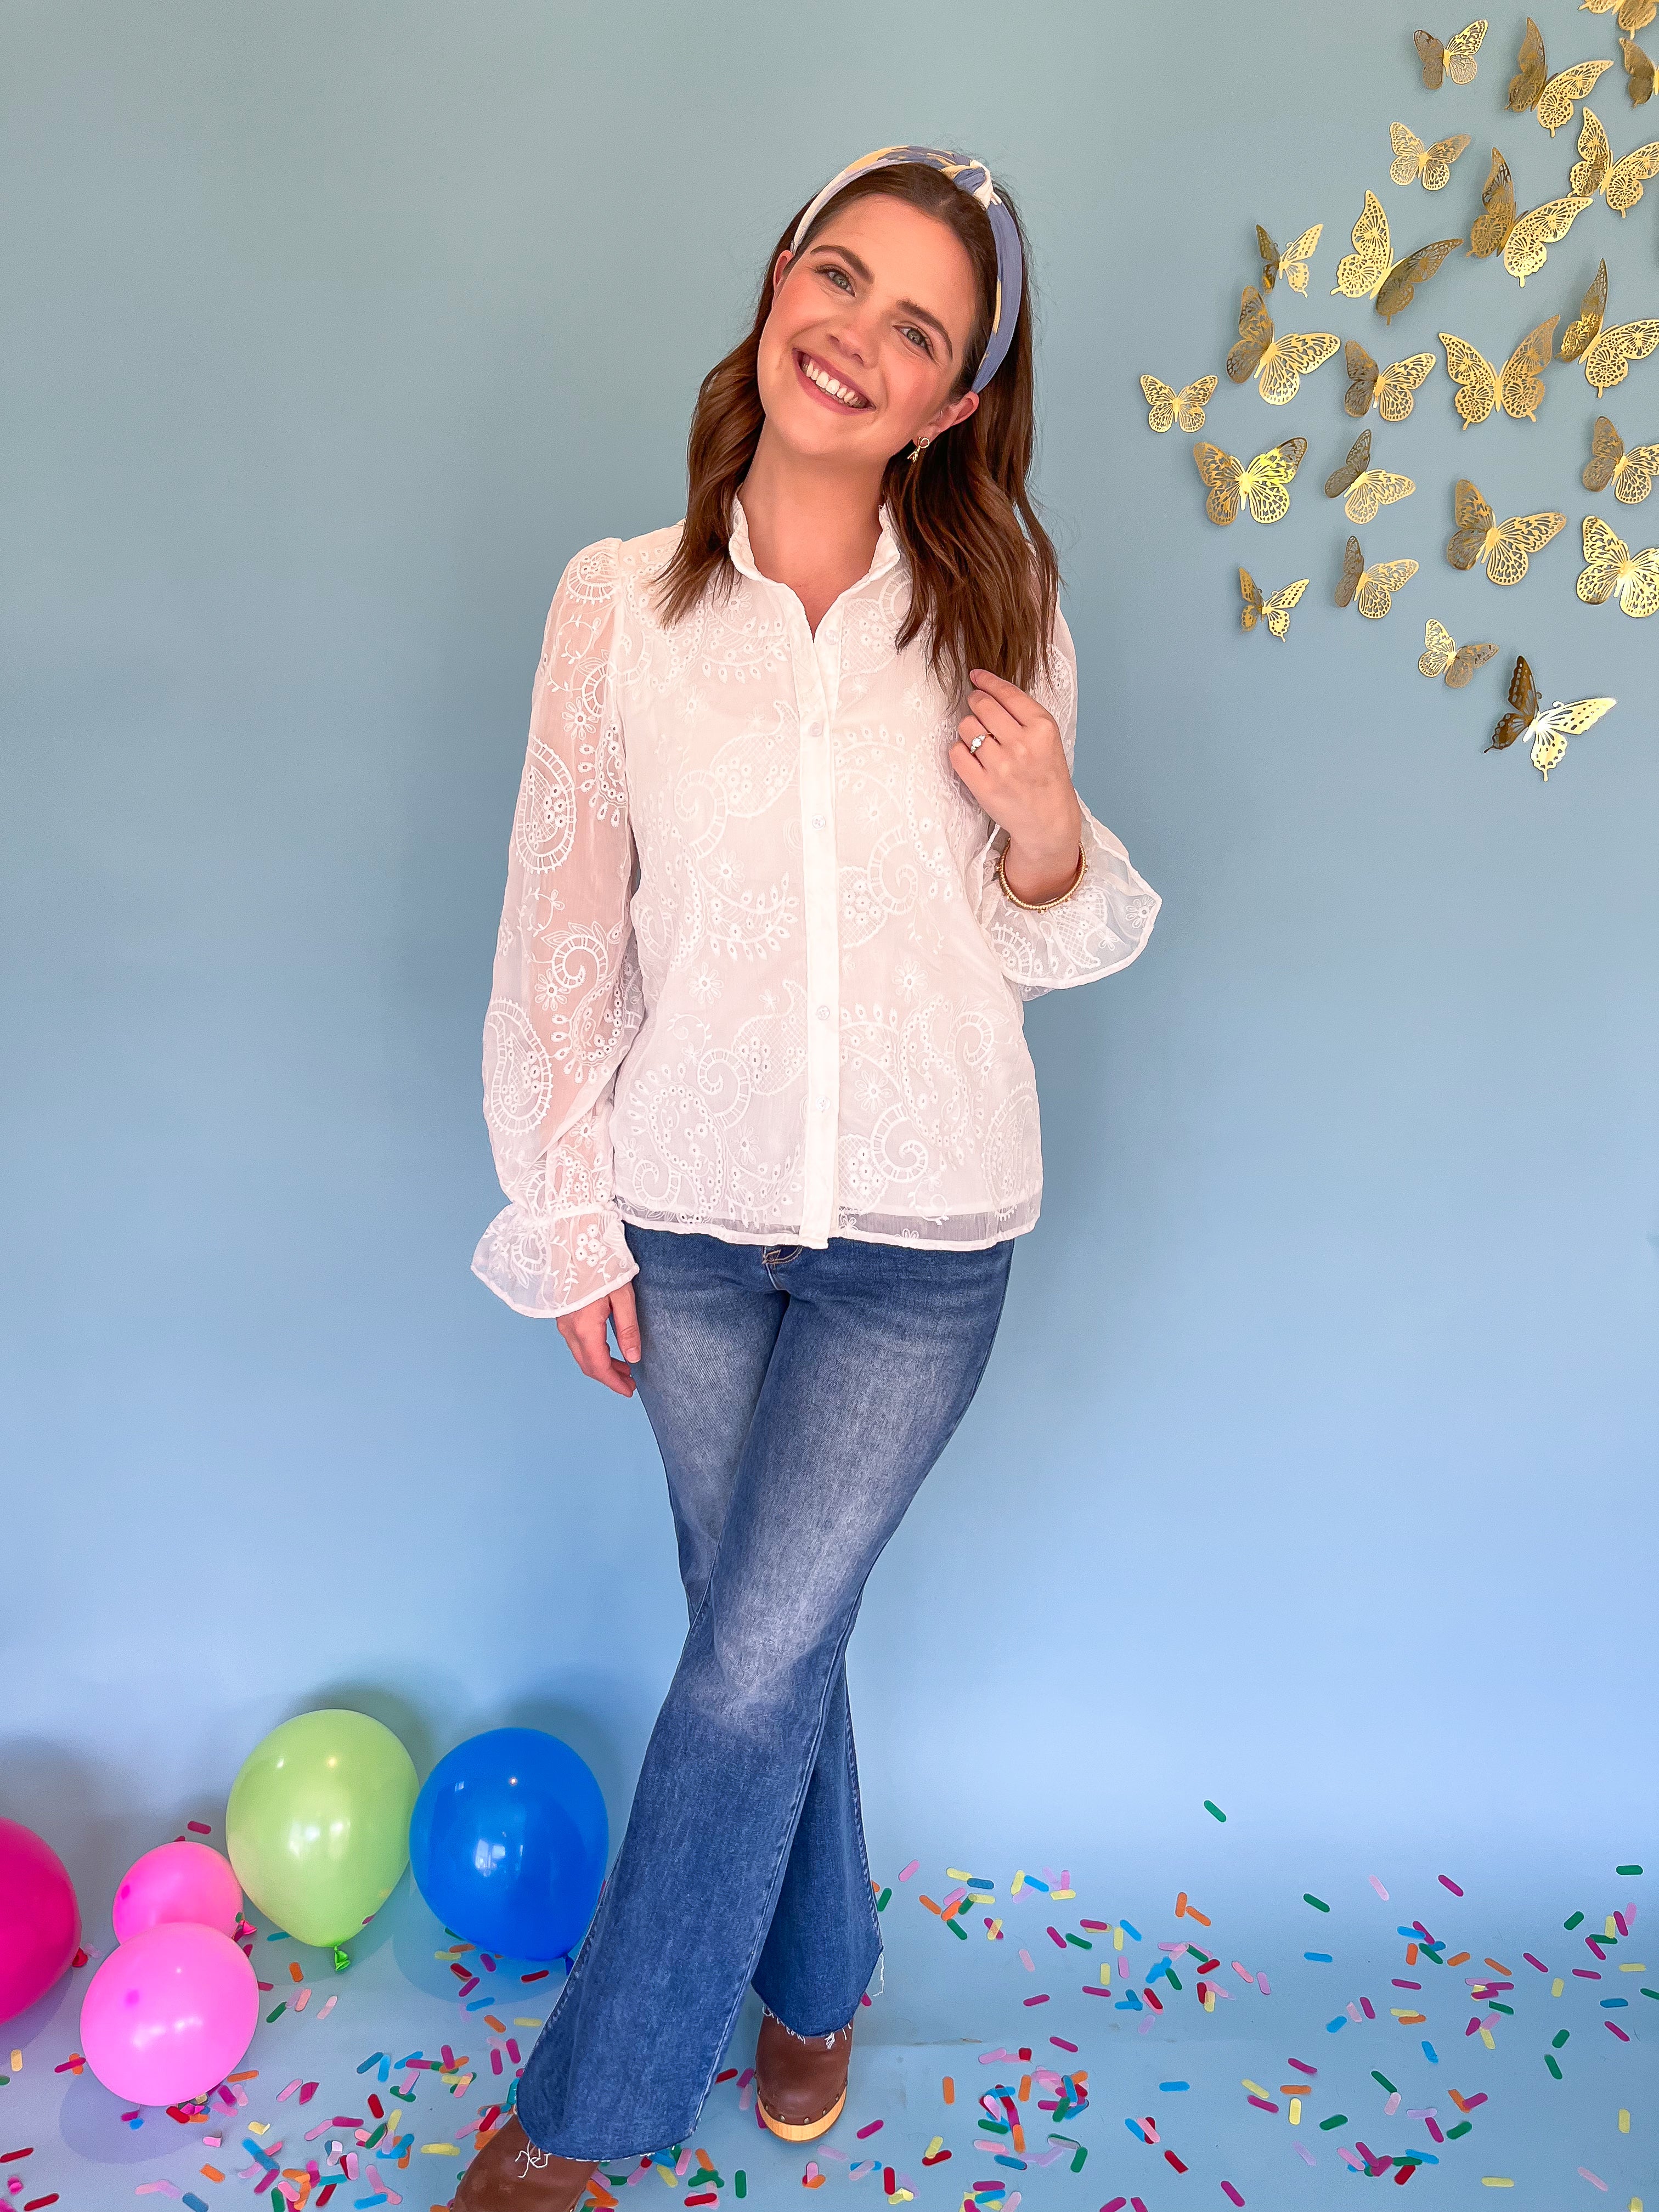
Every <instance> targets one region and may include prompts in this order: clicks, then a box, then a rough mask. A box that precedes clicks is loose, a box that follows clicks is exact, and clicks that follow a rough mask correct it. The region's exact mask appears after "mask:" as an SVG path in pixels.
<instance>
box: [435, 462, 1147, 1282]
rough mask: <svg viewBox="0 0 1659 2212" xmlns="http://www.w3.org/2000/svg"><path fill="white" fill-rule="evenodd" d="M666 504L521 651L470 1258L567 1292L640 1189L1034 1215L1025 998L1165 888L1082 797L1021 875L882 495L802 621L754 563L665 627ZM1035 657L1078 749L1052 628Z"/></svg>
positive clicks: (893, 1230) (617, 1234)
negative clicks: (1068, 839)
mask: <svg viewBox="0 0 1659 2212" xmlns="http://www.w3.org/2000/svg"><path fill="white" fill-rule="evenodd" d="M677 538H678V526H675V527H674V528H671V529H668V530H659V531H656V532H653V533H652V534H651V535H650V536H648V537H645V538H634V539H632V540H630V541H629V543H627V544H623V543H621V542H620V541H618V540H617V539H615V538H607V539H605V540H604V541H603V542H601V543H600V544H597V545H592V546H589V548H588V549H587V550H586V552H584V553H580V554H578V555H577V556H576V558H575V559H574V561H573V562H571V563H570V566H569V567H568V568H567V569H566V571H565V574H564V577H563V579H562V581H561V583H560V585H559V588H558V591H557V592H556V595H555V598H554V600H553V605H552V608H551V610H550V613H549V615H548V617H547V629H546V635H545V636H544V641H543V646H542V657H541V663H540V665H539V666H538V669H537V671H536V681H535V688H534V692H533V695H532V707H531V720H530V743H529V750H528V753H527V756H526V761H525V767H524V776H523V781H522V783H521V785H520V792H519V802H518V808H517V811H516V813H515V815H514V817H513V840H512V848H511V853H510V856H509V859H508V863H507V899H506V904H505V907H504V908H503V911H502V915H501V933H500V935H499V937H498V939H497V940H496V951H495V982H494V995H493V997H492V999H491V1000H490V1005H489V1015H488V1018H487V1021H486V1025H485V1030H484V1113H485V1118H486V1120H487V1121H488V1123H489V1136H490V1141H491V1144H492V1146H494V1149H495V1164H496V1168H497V1170H498V1172H499V1174H500V1176H501V1184H502V1188H504V1190H505V1191H506V1193H507V1198H508V1200H509V1201H510V1203H509V1204H508V1205H507V1207H506V1209H505V1211H504V1212H501V1213H499V1214H498V1215H497V1216H496V1217H495V1220H494V1221H492V1222H491V1223H490V1225H489V1228H488V1229H487V1230H486V1231H485V1232H484V1235H483V1238H482V1240H481V1242H480V1243H479V1245H478V1249H477V1253H476V1255H474V1258H473V1261H472V1266H473V1270H474V1272H475V1273H477V1275H478V1276H479V1277H481V1279H483V1281H484V1282H485V1283H486V1284H488V1285H489V1288H490V1289H491V1290H492V1291H495V1293H496V1295H497V1296H498V1297H502V1298H504V1299H505V1300H506V1301H507V1304H509V1305H510V1306H513V1307H514V1308H516V1310H518V1311H519V1312H520V1313H524V1314H532V1315H536V1316H544V1317H549V1318H550V1317H552V1316H557V1315H560V1314H564V1313H568V1312H571V1311H573V1310H574V1309H575V1308H576V1307H578V1306H580V1305H585V1304H587V1303H588V1302H589V1300H591V1299H593V1298H597V1297H599V1296H600V1295H601V1294H602V1293H604V1292H605V1291H611V1290H614V1289H616V1288H617V1286H618V1285H621V1284H622V1283H623V1282H625V1281H627V1280H628V1279H629V1277H630V1276H631V1275H633V1274H634V1273H635V1272H636V1270H635V1264H634V1261H633V1258H632V1255H630V1253H629V1249H628V1246H627V1243H626V1242H625V1240H624V1237H623V1226H622V1225H623V1222H624V1221H629V1222H633V1223H635V1224H639V1225H644V1226H646V1227H649V1228H653V1229H670V1230H682V1231H702V1232H703V1233H704V1234H706V1235H708V1236H713V1237H724V1238H726V1240H727V1241H728V1242H732V1243H745V1244H750V1243H753V1244H760V1243H767V1244H771V1243H790V1244H803V1245H813V1246H822V1245H823V1244H825V1243H828V1241H829V1238H830V1237H862V1238H866V1239H869V1240H872V1241H874V1242H877V1243H918V1242H919V1243H927V1244H933V1245H937V1246H939V1247H941V1248H943V1249H949V1250H953V1251H967V1250H975V1249H980V1248H981V1247H984V1246H987V1245H990V1244H994V1243H999V1242H1000V1241H1001V1240H1002V1239H1003V1238H1004V1237H1015V1236H1018V1235H1019V1234H1020V1232H1021V1231H1024V1230H1027V1229H1030V1227H1031V1226H1032V1225H1033V1224H1034V1223H1035V1221H1036V1218H1037V1206H1038V1202H1039V1200H1040V1198H1041V1195H1042V1152H1041V1147H1040V1145H1039V1141H1038V1128H1037V1097H1036V1084H1035V1080H1034V1078H1033V1073H1032V1067H1031V1061H1030V1055H1029V1054H1028V1053H1027V1051H1026V1048H1025V1038H1024V1028H1023V1024H1022V1014H1021V1002H1022V1000H1025V999H1030V998H1034V997H1036V995H1037V994H1038V993H1039V992H1042V991H1048V990H1055V989H1064V988H1066V987H1069V986H1070V985H1072V984H1074V983H1088V982H1092V981H1093V980H1094V979H1095V978H1096V977H1097V976H1098V975H1111V974H1112V973H1113V972H1114V971H1115V969H1119V968H1124V967H1127V965H1128V963H1129V962H1130V961H1132V960H1133V958H1134V957H1135V956H1136V954H1137V953H1138V952H1139V951H1140V949H1141V947H1142V946H1143V945H1145V944H1146V939H1147V936H1148V934H1149V933H1150V932H1151V929H1152V921H1153V917H1154V916H1155V915H1156V914H1157V912H1158V903H1159V902H1158V896H1157V894H1156V893H1155V892H1154V891H1152V890H1149V889H1148V888H1147V886H1146V884H1144V883H1143V882H1142V881H1141V879H1140V878H1139V876H1138V875H1137V874H1136V873H1135V872H1134V870H1133V868H1132V867H1131V866H1130V865H1129V859H1128V855H1127V853H1126V852H1125V850H1124V848H1123V847H1122V846H1121V844H1120V843H1119V842H1118V840H1117V839H1116V838H1115V836H1113V835H1112V833H1111V831H1110V830H1109V829H1106V828H1104V827H1103V825H1102V824H1101V823H1098V822H1097V821H1096V820H1095V819H1094V817H1093V816H1092V815H1091V814H1090V813H1089V811H1088V810H1087V809H1086V808H1085V810H1084V817H1083V820H1084V835H1085V841H1086V844H1087V850H1088V860H1089V866H1088V872H1087V873H1086V874H1085V877H1084V878H1083V882H1082V884H1081V886H1080V887H1079V890H1077V891H1076V892H1075V893H1074V894H1073V896H1072V897H1071V898H1070V899H1069V900H1067V901H1066V902H1065V903H1064V904H1063V905H1060V906H1058V907H1055V908H1052V909H1050V910H1049V911H1048V912H1047V913H1042V914H1032V913H1027V912H1024V911H1023V910H1022V909H1021V908H1018V907H1016V906H1014V905H1012V903H1011V902H1009V901H1008V899H1007V898H1006V896H1004V894H1003V892H1002V890H1001V888H1000V885H999V884H998V882H997V879H996V874H995V862H996V857H997V854H998V851H999V849H1000V844H1001V843H1002V842H1003V840H1002V836H1001V833H1000V831H999V830H998V829H997V828H996V826H995V825H994V823H992V822H990V821H989V820H988V819H987V817H986V815H985V814H984V813H983V812H982V811H981V808H980V807H979V805H977V803H976V802H975V799H973V797H972V795H971V794H970V793H969V792H968V791H967V790H966V789H965V787H963V784H962V782H961V781H960V779H959V778H958V777H957V775H956V773H955V771H954V770H953V769H952V768H951V764H950V762H949V760H948V758H947V757H946V756H947V753H948V750H949V748H950V745H951V740H952V739H953V738H954V736H955V734H956V730H955V716H954V714H953V713H952V711H951V702H949V700H948V699H947V698H946V696H945V693H944V692H943V690H941V688H940V687H939V684H937V683H936V682H935V681H934V679H933V677H932V676H931V675H930V673H929V671H928V668H927V658H926V653H925V648H924V646H923V644H922V642H921V641H920V640H918V641H915V643H913V644H911V645H909V646H908V647H906V648H905V649H904V651H903V652H902V653H901V652H899V651H897V650H896V647H895V643H894V640H895V637H896V632H897V630H898V628H899V624H900V622H901V620H902V616H903V611H904V607H905V605H906V594H907V590H908V586H907V581H906V574H905V569H904V567H903V563H902V560H901V557H900V554H899V550H898V547H897V545H896V543H895V541H894V539H893V538H892V537H891V536H890V534H889V532H888V531H887V530H886V528H885V527H884V528H883V530H882V532H881V535H880V538H879V541H878V544H877V548H876V553H875V557H874V559H873V561H872V563H871V566H870V569H869V573H868V574H866V576H865V577H863V578H862V580H860V582H858V583H857V584H855V585H854V586H853V587H852V589H851V590H850V591H847V592H843V593H842V596H841V597H840V599H837V600H836V603H835V605H833V606H832V607H831V608H830V609H829V612H828V613H827V614H826V615H825V616H824V617H823V621H822V623H820V624H819V626H818V629H817V635H816V636H815V635H813V633H812V631H811V629H809V627H808V625H807V621H806V617H805V611H804V610H803V609H802V606H801V605H800V602H799V599H797V598H796V597H795V595H794V593H793V592H791V591H790V590H789V589H788V588H787V586H783V585H781V584H776V583H773V582H771V581H769V580H768V579H767V578H765V577H763V576H762V575H761V574H760V573H759V572H758V570H757V568H756V567H755V564H754V560H753V557H752V556H751V554H750V545H749V536H748V531H747V528H746V526H745V525H744V520H743V513H742V509H741V507H740V506H739V507H738V509H737V513H736V516H735V526H734V529H733V532H732V541H731V553H732V563H733V566H734V567H735V568H736V571H737V574H736V576H735V578H734V579H733V580H732V584H733V588H732V591H731V592H730V594H729V596H727V597H725V598H721V597H719V596H717V595H714V594H711V595H709V596H708V597H707V598H706V599H704V601H703V603H702V605H700V606H699V607H697V608H696V610H695V611H693V613H691V614H690V616H688V617H685V618H684V619H683V620H682V621H680V622H679V623H676V624H673V625H672V626H665V624H664V623H661V622H660V621H659V619H658V617H657V615H656V613H655V611H654V608H653V597H652V592H651V586H652V583H653V579H654V578H655V577H656V576H657V574H659V572H660V570H661V569H662V568H663V566H664V565H665V562H667V560H668V558H669V556H670V555H671V553H672V551H673V548H674V545H675V543H676V540H677ZM1055 643H1056V646H1057V647H1058V650H1057V652H1056V653H1054V658H1053V667H1052V673H1051V676H1050V677H1049V678H1048V680H1047V682H1046V683H1039V684H1038V685H1037V686H1036V688H1035V689H1036V696H1038V697H1039V698H1041V699H1042V703H1043V704H1044V706H1045V707H1046V708H1047V709H1048V712H1049V713H1050V714H1053V715H1054V719H1055V720H1056V721H1057V722H1058V723H1059V725H1060V730H1061V732H1062V733H1063V735H1064V738H1065V743H1066V758H1067V759H1068V760H1070V759H1071V757H1072V755H1073V749H1074V745H1075V740H1076V731H1077V678H1076V661H1075V657H1074V655H1073V648H1072V641H1071V636H1070V634H1069V632H1068V631H1067V630H1066V626H1065V623H1063V622H1060V623H1059V625H1058V628H1057V630H1056V635H1055Z"/></svg>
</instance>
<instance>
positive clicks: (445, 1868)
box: [409, 1728, 610, 1959]
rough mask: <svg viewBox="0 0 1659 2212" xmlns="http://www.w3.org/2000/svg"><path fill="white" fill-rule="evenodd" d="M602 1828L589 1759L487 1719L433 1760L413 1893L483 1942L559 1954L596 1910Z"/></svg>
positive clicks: (525, 1952) (533, 1953)
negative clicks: (482, 1730) (481, 1730)
mask: <svg viewBox="0 0 1659 2212" xmlns="http://www.w3.org/2000/svg"><path fill="white" fill-rule="evenodd" d="M609 1848H610V1831H609V1828H608V1826H607V1825H606V1821H605V1799H604V1798H603V1797H602V1796H600V1794H599V1784H598V1783H597V1782H596V1781H595V1780H594V1779H593V1776H592V1771H590V1769H589V1768H588V1766H587V1765H586V1761H585V1760H583V1759H580V1758H579V1757H578V1756H577V1754H576V1753H574V1751H572V1749H571V1748H570V1746H569V1745H568V1743H562V1742H561V1741H560V1740H559V1738H558V1737H557V1736H556V1735H547V1734H546V1733H545V1732H544V1730H543V1729H517V1728H510V1729H489V1731H488V1733H487V1734H485V1735H475V1736H473V1737H471V1738H470V1739H469V1741H467V1742H465V1743H462V1744H457V1746H456V1747H455V1748H454V1750H453V1751H452V1752H449V1753H447V1754H446V1755H445V1756H444V1757H443V1758H442V1759H440V1760H439V1761H438V1764H437V1765H435V1767H434V1768H433V1770H432V1771H431V1773H430V1774H429V1775H428V1777H427V1778H426V1784H425V1786H424V1788H423V1789H422V1791H421V1794H420V1796H419V1798H418V1799H417V1800H416V1806H415V1817H414V1819H413V1820H412V1821H411V1822H410V1830H409V1857H410V1866H411V1867H412V1868H413V1869H414V1875H415V1880H416V1885H417V1887H419V1889H420V1893H421V1894H422V1897H423V1898H425V1899H426V1901H427V1903H428V1905H430V1906H431V1907H432V1910H433V1911H435V1913H436V1914H437V1916H438V1917H439V1919H440V1920H441V1921H442V1922H443V1923H444V1925H445V1927H446V1928H453V1929H454V1931H455V1933H456V1934H457V1935H458V1936H465V1937H466V1938H467V1940H468V1941H469V1942H473V1943H477V1944H478V1945H480V1946H481V1947H482V1948H483V1949H484V1950H486V1951H505V1952H507V1953H508V1954H510V1955H511V1956H512V1957H513V1958H518V1959H556V1958H559V1957H561V1956H562V1954H564V1953H565V1952H567V1951H571V1950H574V1948H575V1947H576V1945H577V1944H578V1943H579V1942H580V1940H581V1936H582V1932H583V1930H584V1929H586V1926H587V1923H588V1922H589V1921H590V1920H591V1919H592V1917H593V1906H594V1904H595V1901H596V1900H597V1899H598V1897H599V1884H600V1882H601V1881H603V1880H604V1878H605V1857H606V1854H607V1851H608V1850H609Z"/></svg>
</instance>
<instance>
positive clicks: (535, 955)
mask: <svg viewBox="0 0 1659 2212" xmlns="http://www.w3.org/2000/svg"><path fill="white" fill-rule="evenodd" d="M619 597H620V592H619V586H618V581H617V544H616V541H615V540H614V539H612V540H609V541H607V542H606V543H605V544H599V545H594V546H590V547H589V549H588V550H587V551H586V552H585V553H581V554H579V555H578V556H576V558H575V559H574V561H573V562H571V564H570V566H569V567H568V568H567V569H566V571H565V573H564V576H563V578H562V580H561V582H560V585H559V588H558V592H557V593H556V596H555V598H554V601H553V605H552V607H551V609H550V612H549V614H548V617H547V629H546V633H545V635H544V639H543V642H542V657H541V662H540V665H539V666H538V668H537V671H536V683H535V690H534V693H533V696H532V703H531V714H530V744H529V749H528V750H527V752H526V757H525V764H524V776H523V780H522V781H521V782H520V787H519V803H518V806H517V809H516V811H515V812H514V814H513V842H512V848H511V851H510V853H509V854H508V859H507V898H506V902H505V904H504V906H503V908H502V910H501V933H500V935H499V936H498V938H497V939H496V943H495V980H494V988H493V994H492V996H491V999H490V1002H489V1015H488V1017H487V1019H486V1022H485V1025H484V1056H483V1075H484V1119H485V1121H486V1122H487V1123H488V1124H489V1141H490V1145H491V1146H492V1148H493V1150H494V1152H495V1168H496V1172H497V1173H498V1175H499V1176H501V1188H502V1189H503V1190H504V1191H505V1192H506V1193H507V1198H508V1200H509V1201H510V1203H509V1204H508V1205H507V1207H506V1209H505V1211H504V1212H501V1213H498V1214H497V1215H496V1217H495V1219H494V1220H493V1221H492V1222H491V1223H490V1225H489V1228H488V1229H487V1230H486V1231H484V1234H483V1238H482V1239H481V1240H480V1242H479V1244H478V1249H477V1251H476V1252H475V1253H474V1255H473V1257H472V1272H473V1273H474V1274H476V1275H477V1276H478V1277H479V1279H481V1280H482V1281H483V1282H484V1283H486V1284H487V1285H489V1288H490V1289H491V1290H492V1291H495V1295H496V1297H500V1298H504V1299H505V1300H506V1301H507V1304H508V1305H510V1306H512V1307H513V1308H514V1310H516V1311H518V1312H519V1313H522V1314H531V1315H533V1316H537V1317H538V1318H541V1319H545V1320H551V1319H553V1318H555V1317H556V1316H558V1315H560V1314H564V1313H570V1312H572V1311H574V1309H575V1308H576V1307H578V1306H581V1305H586V1304H587V1303H588V1302H589V1301H590V1299H592V1298H597V1297H600V1296H601V1295H602V1294H603V1293H604V1292H605V1291H611V1290H615V1289H616V1288H617V1286H618V1285H620V1284H623V1283H625V1282H626V1281H627V1280H628V1279H629V1277H630V1276H631V1275H633V1274H634V1273H635V1272H636V1270H635V1265H634V1261H633V1257H632V1255H630V1253H629V1249H628V1245H627V1243H626V1241H625V1239H624V1237H623V1226H622V1219H621V1216H620V1215H619V1214H618V1212H617V1209H616V1206H615V1205H614V1203H613V1202H612V1198H611V1086H612V1084H613V1083H614V1081H615V1078H616V1073H617V1067H618V1066H620V1064H621V1062H622V1059H623V1054H624V1053H625V1052H626V1051H627V1049H628V1047H629V1043H630V1042H631V1041H632V1039H633V1037H634V1035H635V1031H636V1030H638V1028H639V1026H640V1022H641V1014H642V1011H643V1010H642V1006H641V992H640V974H639V964H638V961H637V959H636V957H635V949H634V941H633V931H632V927H631V924H630V922H629V911H628V902H629V889H630V885H631V884H632V880H633V872H634V847H633V840H632V837H631V836H630V834H629V826H628V806H627V792H626V785H625V783H624V780H623V738H622V730H621V726H620V723H619V720H618V718H617V712H616V708H615V703H614V683H613V677H612V660H613V648H614V646H615V642H616V630H617V609H618V601H619Z"/></svg>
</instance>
